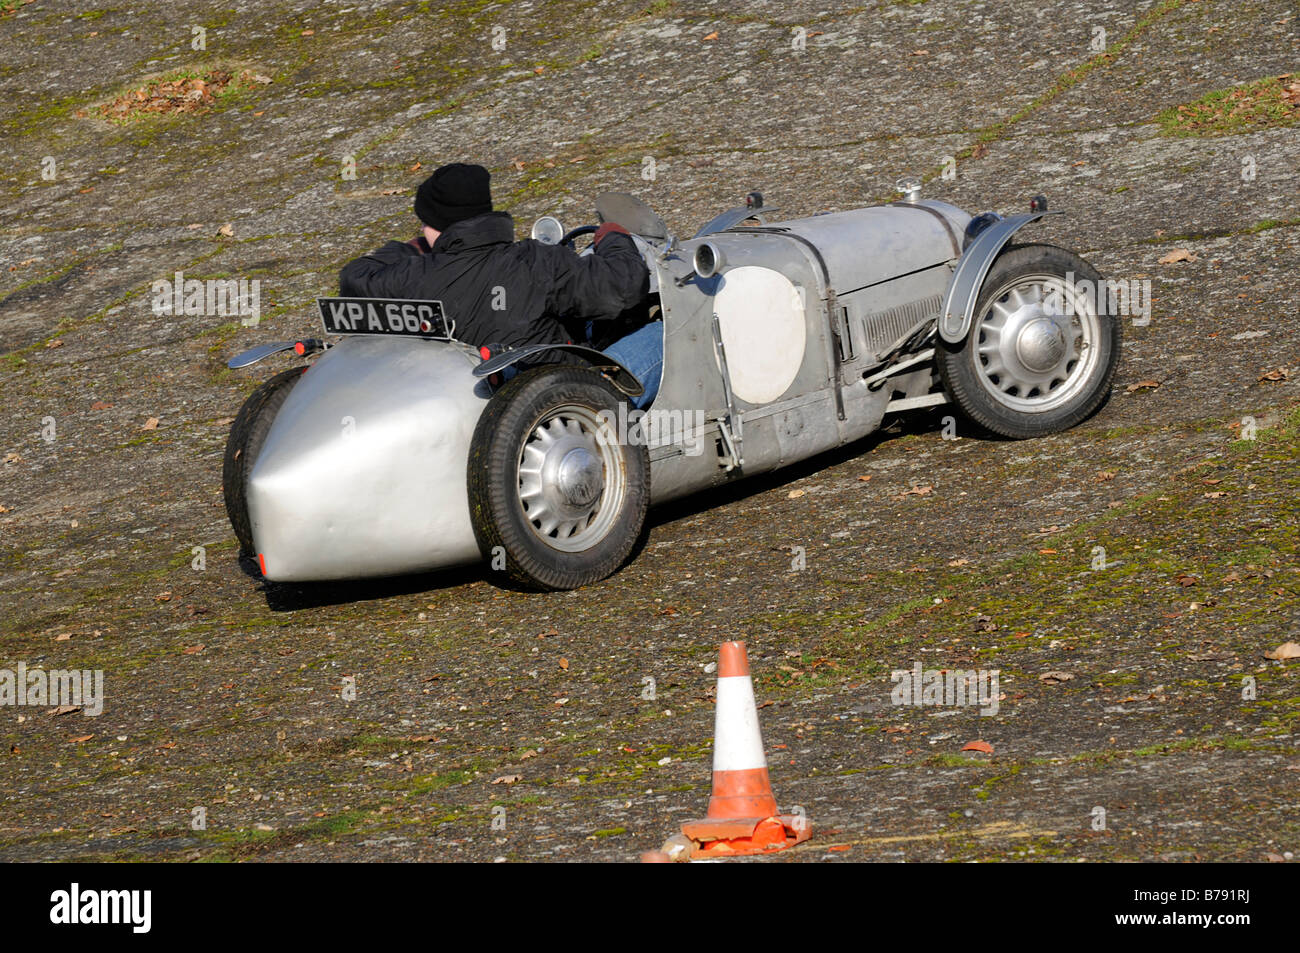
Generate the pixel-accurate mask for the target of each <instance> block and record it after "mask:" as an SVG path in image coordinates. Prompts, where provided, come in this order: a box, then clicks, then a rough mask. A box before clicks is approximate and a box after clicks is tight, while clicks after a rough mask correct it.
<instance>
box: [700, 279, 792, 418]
mask: <svg viewBox="0 0 1300 953" xmlns="http://www.w3.org/2000/svg"><path fill="white" fill-rule="evenodd" d="M713 310H714V311H715V312H716V313H717V315H718V324H719V325H720V327H721V330H722V346H723V347H724V348H725V349H726V352H727V370H728V371H729V372H730V374H731V389H732V391H734V392H735V394H736V396H737V397H739V398H740V399H741V400H743V401H746V402H748V403H751V404H766V403H768V402H770V401H774V400H776V399H777V398H778V397H780V396H781V395H782V394H784V393H785V392H786V390H788V389H789V387H790V385H791V384H793V383H794V379H795V377H796V376H797V375H798V374H799V368H800V367H801V366H802V365H803V352H804V345H805V343H806V341H807V327H806V325H805V322H804V306H803V300H802V297H801V296H800V294H799V291H798V289H797V288H795V286H794V284H793V282H791V281H790V279H789V278H787V277H786V276H785V275H783V274H781V273H780V272H779V271H773V270H772V269H771V268H760V267H758V266H756V265H742V266H741V267H739V268H732V269H730V270H729V271H727V272H725V273H724V274H723V275H722V280H721V284H720V285H719V287H718V292H717V295H716V297H715V298H714V302H713ZM716 358H717V355H716V354H715V355H714V359H715V360H716Z"/></svg>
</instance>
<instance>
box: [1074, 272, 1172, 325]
mask: <svg viewBox="0 0 1300 953" xmlns="http://www.w3.org/2000/svg"><path fill="white" fill-rule="evenodd" d="M1065 287H1066V288H1070V289H1073V291H1074V293H1073V294H1066V295H1061V298H1062V299H1063V300H1062V301H1061V311H1062V313H1063V314H1066V315H1074V314H1076V313H1077V312H1078V311H1079V310H1080V305H1079V304H1078V302H1079V301H1080V299H1082V300H1083V302H1084V303H1085V304H1086V306H1087V307H1088V308H1090V309H1091V311H1092V313H1093V314H1111V315H1123V316H1124V317H1129V318H1132V319H1133V326H1134V327H1139V328H1140V327H1145V326H1146V325H1148V324H1150V323H1151V279H1150V278H1142V279H1137V278H1133V279H1130V280H1128V281H1123V280H1121V279H1117V278H1103V279H1102V280H1101V281H1100V282H1094V281H1092V280H1091V279H1089V278H1076V277H1075V276H1074V272H1072V271H1067V272H1066V273H1065Z"/></svg>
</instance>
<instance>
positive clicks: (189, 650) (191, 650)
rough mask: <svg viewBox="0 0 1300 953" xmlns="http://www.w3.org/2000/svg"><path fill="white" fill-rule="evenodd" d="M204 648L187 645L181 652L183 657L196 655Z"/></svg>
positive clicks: (199, 645) (202, 645)
mask: <svg viewBox="0 0 1300 953" xmlns="http://www.w3.org/2000/svg"><path fill="white" fill-rule="evenodd" d="M206 648H207V646H206V645H204V644H203V643H199V644H198V645H187V646H186V647H185V648H184V649H183V650H182V651H183V654H185V655H198V654H199V653H200V652H202V651H203V650H204V649H206Z"/></svg>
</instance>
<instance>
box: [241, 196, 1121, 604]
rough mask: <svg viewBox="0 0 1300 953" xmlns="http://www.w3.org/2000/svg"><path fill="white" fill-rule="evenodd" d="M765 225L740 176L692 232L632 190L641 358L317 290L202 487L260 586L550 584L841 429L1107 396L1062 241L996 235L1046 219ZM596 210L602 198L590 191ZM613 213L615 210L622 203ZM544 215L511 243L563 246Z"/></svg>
mask: <svg viewBox="0 0 1300 953" xmlns="http://www.w3.org/2000/svg"><path fill="white" fill-rule="evenodd" d="M900 193H901V194H902V196H903V198H902V199H901V200H899V201H896V202H893V203H890V204H887V205H879V206H872V207H868V208H859V209H854V210H851V211H846V212H837V213H830V214H820V215H815V216H812V217H809V218H799V219H791V220H779V219H776V217H775V216H774V214H773V213H774V212H775V210H773V209H768V208H765V207H764V206H763V201H762V196H761V195H759V194H758V193H750V195H749V196H748V197H747V199H746V204H745V205H744V206H741V207H738V208H735V209H732V210H730V211H727V212H724V213H722V214H720V215H718V216H717V217H715V218H714V219H712V220H711V221H709V222H708V223H707V224H706V225H704V226H703V227H702V228H701V229H700V230H699V231H698V232H697V233H696V234H695V235H694V236H693V237H692V238H690V239H686V240H678V239H677V238H676V237H674V236H673V235H672V234H670V233H669V230H668V229H667V227H666V226H665V225H664V223H663V221H662V220H661V219H660V218H659V217H658V216H656V215H655V214H654V213H653V212H652V211H650V209H649V208H647V207H645V206H644V205H642V204H641V203H639V202H635V200H632V199H631V197H629V196H622V197H621V199H622V200H623V202H624V207H627V205H628V204H635V206H636V207H637V208H638V209H639V213H638V214H636V215H632V216H631V218H632V219H634V220H635V221H634V223H633V224H628V227H629V230H631V231H632V232H633V233H634V238H635V241H636V243H637V246H638V248H639V249H640V250H641V252H642V254H643V255H644V258H645V261H646V264H647V266H648V267H649V270H650V287H649V294H648V297H647V299H646V301H645V302H644V320H647V321H657V322H659V327H661V328H662V333H663V343H664V362H663V375H662V380H661V382H660V386H659V391H658V394H657V396H656V397H655V399H654V402H653V404H652V405H651V406H650V407H649V408H647V409H645V410H644V411H641V410H635V409H632V408H631V405H630V399H631V398H635V397H637V396H639V395H640V394H642V392H643V383H642V382H641V381H638V380H637V379H636V378H635V377H634V376H633V375H632V374H631V373H630V372H629V371H628V370H627V369H626V368H624V367H622V366H621V365H619V364H618V362H616V361H614V360H613V359H611V358H610V357H608V356H607V355H605V354H604V353H602V352H601V351H598V350H595V349H593V348H588V347H584V346H581V345H558V347H559V348H561V349H563V350H565V351H567V352H568V356H567V357H566V361H567V363H541V364H539V363H538V360H537V359H538V358H539V356H540V357H542V358H543V359H544V358H545V355H539V353H538V352H539V351H542V350H545V349H546V348H547V347H549V346H537V347H528V348H520V349H516V350H513V351H506V352H504V353H501V354H495V355H492V354H482V353H480V352H479V350H477V349H476V348H473V347H470V346H469V345H467V344H464V343H462V342H458V341H457V340H456V335H455V318H456V316H455V315H444V314H443V313H442V309H441V306H440V304H439V303H438V302H412V301H377V300H360V299H339V298H322V299H320V300H319V301H318V306H319V308H320V310H321V317H322V321H323V323H324V327H325V330H326V332H327V339H331V338H335V336H336V335H337V336H338V337H337V338H335V339H336V341H337V343H332V344H330V343H327V341H326V340H308V341H296V342H293V341H289V342H283V343H277V344H266V345H262V346H261V347H258V348H254V349H253V350H251V351H247V352H245V353H244V354H241V355H240V356H239V357H237V358H235V359H233V360H232V361H230V366H231V367H243V366H247V365H249V364H252V363H254V362H256V361H259V360H261V359H263V358H265V357H267V356H269V355H271V354H274V353H277V352H279V351H287V350H290V349H292V350H294V351H296V352H297V353H298V354H299V355H306V354H314V353H318V354H319V355H320V356H319V357H318V358H317V359H316V360H315V361H314V362H313V363H311V364H310V365H309V366H307V367H296V368H294V369H292V370H288V371H285V372H283V373H281V374H279V375H277V376H275V377H273V378H271V379H270V380H269V381H267V382H266V383H265V384H263V385H262V386H261V387H259V388H258V389H257V390H256V391H255V392H254V393H253V394H252V396H251V397H249V399H248V400H247V402H246V403H245V404H244V406H243V407H242V409H241V410H240V412H239V415H238V417H237V418H236V419H235V422H234V424H233V426H232V428H231V433H230V438H229V441H228V444H227V448H226V455H225V465H224V473H223V483H224V490H225V499H226V506H227V510H228V512H229V515H230V520H231V523H232V525H233V527H234V530H235V535H236V536H237V537H238V539H239V543H240V546H241V549H242V551H243V553H245V554H247V555H250V556H255V557H256V559H257V561H258V565H259V568H260V569H261V572H262V574H263V576H264V577H265V578H266V579H267V580H270V581H283V582H290V581H314V580H338V579H356V578H361V577H369V576H384V575H396V574H401V573H411V572H419V571H425V570H431V569H435V568H438V567H446V566H453V565H457V564H465V563H471V562H475V561H478V560H486V561H489V562H490V564H491V565H492V567H493V568H494V569H498V570H502V571H504V572H505V573H506V574H507V575H508V576H509V577H510V578H511V579H512V580H513V581H514V582H515V583H517V584H522V585H524V586H527V587H530V588H536V589H572V588H576V587H579V586H582V585H586V584H589V583H592V582H595V581H597V580H600V579H603V578H605V577H606V576H609V575H610V574H612V573H614V572H615V571H616V570H617V569H618V568H619V567H620V566H621V565H622V563H623V562H624V561H625V560H626V559H627V557H628V555H629V553H630V552H631V550H632V548H633V546H634V544H635V542H636V540H637V537H638V536H639V535H640V533H641V531H642V528H643V524H644V521H645V516H646V510H647V507H649V506H650V505H652V504H658V503H662V502H664V501H667V500H672V499H675V498H678V497H682V496H684V495H686V494H691V493H695V492H697V491H700V490H704V489H707V488H709V487H714V486H718V485H720V484H725V483H727V482H729V481H733V480H737V479H739V478H742V477H745V476H750V475H753V474H757V473H764V472H767V471H771V470H775V469H778V468H780V467H783V466H786V465H788V464H791V463H794V462H796V461H800V460H804V459H806V458H808V457H810V456H812V455H814V454H817V453H821V452H823V451H826V450H829V449H831V448H834V447H838V446H841V445H843V444H847V443H850V442H852V441H855V440H858V439H860V438H862V437H864V436H866V435H867V434H870V433H871V432H872V431H874V430H876V429H877V428H879V427H880V426H881V422H882V420H883V419H884V418H885V417H886V415H889V414H892V413H896V412H899V411H907V410H912V409H916V408H922V407H928V406H932V405H937V404H943V403H948V402H951V403H953V404H955V405H956V407H957V408H958V409H959V411H960V412H961V413H962V414H963V415H964V416H965V417H966V418H968V419H969V420H970V421H972V422H974V423H975V424H977V425H979V426H980V427H981V428H984V429H985V430H987V431H991V432H993V433H995V434H998V435H1001V436H1004V437H1010V438H1024V437H1033V436H1038V435H1042V434H1049V433H1054V432H1057V431H1060V430H1064V429H1066V428H1068V427H1072V426H1074V425H1075V424H1077V423H1078V422H1080V421H1081V420H1083V419H1084V418H1085V417H1087V416H1088V415H1090V414H1091V413H1093V412H1094V411H1095V410H1096V409H1097V408H1098V407H1099V406H1101V404H1102V403H1104V402H1105V400H1106V399H1107V397H1108V395H1109V393H1110V387H1111V381H1112V378H1113V376H1114V373H1115V367H1116V363H1117V361H1118V358H1119V350H1120V347H1119V345H1120V323H1119V321H1118V320H1117V318H1116V316H1115V315H1114V314H1113V313H1111V310H1112V309H1110V308H1108V307H1107V299H1106V297H1105V296H1104V295H1098V294H1096V293H1095V291H1096V289H1098V288H1100V287H1101V278H1100V276H1099V275H1098V274H1097V272H1096V271H1095V270H1094V269H1093V268H1092V267H1091V266H1090V265H1089V264H1088V263H1087V262H1086V261H1084V260H1083V259H1082V258H1080V257H1079V256H1078V255H1075V254H1074V253H1072V252H1069V251H1067V250H1065V249H1062V248H1058V247H1055V246H1053V245H1046V244H1009V242H1010V239H1011V238H1012V236H1013V235H1014V234H1015V233H1016V232H1017V231H1018V230H1019V229H1021V228H1022V227H1023V226H1025V225H1027V224H1029V223H1031V222H1033V221H1035V220H1037V219H1039V218H1041V217H1042V216H1044V215H1047V214H1054V213H1049V212H1048V210H1047V207H1046V204H1047V203H1046V200H1045V199H1044V198H1043V197H1042V196H1038V197H1036V198H1035V199H1034V200H1033V201H1032V202H1031V203H1030V211H1028V212H1025V213H1023V214H1016V215H1008V216H1005V217H1004V216H1001V215H998V214H995V213H992V212H986V213H983V214H981V215H977V216H971V215H970V214H968V213H966V212H963V211H962V210H961V209H959V208H957V207H955V206H953V205H950V204H948V203H945V202H941V201H935V200H927V199H922V198H921V197H920V189H919V186H918V185H916V184H915V183H910V182H907V183H900ZM598 208H599V203H598ZM624 224H627V223H624ZM594 229H595V226H584V227H582V228H578V229H574V230H573V231H572V232H569V233H567V234H566V233H565V232H564V230H563V229H562V227H561V226H560V223H559V222H558V221H556V220H555V219H554V218H551V217H546V218H543V219H540V220H539V221H538V223H537V224H536V225H535V226H534V228H533V239H534V240H537V241H543V242H550V243H554V242H563V243H567V244H574V243H576V242H578V241H579V240H580V239H581V236H582V234H584V233H586V232H590V231H594Z"/></svg>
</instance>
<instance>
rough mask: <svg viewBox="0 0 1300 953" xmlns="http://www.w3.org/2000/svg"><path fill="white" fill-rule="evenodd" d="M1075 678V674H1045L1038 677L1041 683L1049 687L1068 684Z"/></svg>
mask: <svg viewBox="0 0 1300 953" xmlns="http://www.w3.org/2000/svg"><path fill="white" fill-rule="evenodd" d="M1072 678H1074V673H1073V672H1044V673H1043V674H1042V675H1039V676H1038V680H1039V681H1040V682H1046V683H1047V684H1048V685H1056V684H1058V683H1060V682H1068V681H1069V680H1070V679H1072Z"/></svg>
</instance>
